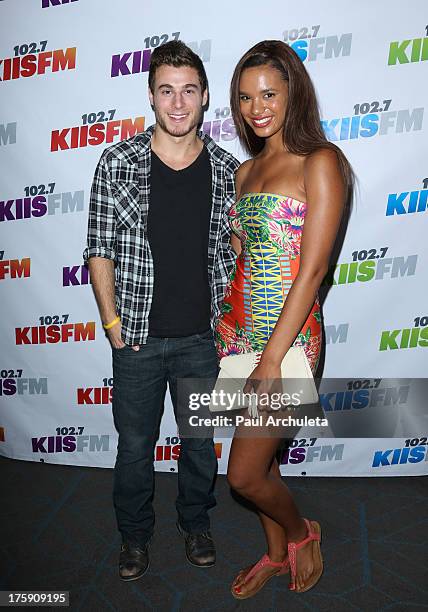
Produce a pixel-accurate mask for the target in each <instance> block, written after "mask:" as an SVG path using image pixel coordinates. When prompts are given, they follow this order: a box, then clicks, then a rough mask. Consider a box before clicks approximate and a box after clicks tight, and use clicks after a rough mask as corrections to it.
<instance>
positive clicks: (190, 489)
mask: <svg viewBox="0 0 428 612" xmlns="http://www.w3.org/2000/svg"><path fill="white" fill-rule="evenodd" d="M217 363H218V362H217V355H216V351H215V346H214V341H213V336H212V332H211V330H210V331H209V332H205V333H203V334H195V335H192V336H186V337H182V338H154V337H149V338H148V340H147V343H146V344H144V345H141V346H140V350H139V351H134V350H133V349H132V348H130V347H128V346H125V347H124V348H122V349H113V379H114V383H113V385H114V387H113V418H114V424H115V426H116V429H117V431H118V433H119V442H118V448H117V458H116V465H115V468H114V485H113V501H114V507H115V511H116V518H117V524H118V528H119V531H120V533H121V535H122V539H123V541H127V542H133V543H136V544H139V545H141V546H144V545H145V544H146V543H147V542H148V540H149V539H150V537H151V535H152V533H153V526H154V512H153V506H152V499H153V488H154V467H153V460H154V448H155V444H156V441H157V438H158V435H159V424H160V420H161V417H162V413H163V405H164V399H165V393H166V388H167V383H168V384H169V388H170V394H171V399H172V403H173V406H174V412H175V416H176V419H177V411H178V410H179V411H180V413H181V414H182V413H183V410H184V411H185V410H186V408H187V410H188V406H187V407H186V406H184V407H183V402H181V401H179V400H180V398H179V397H178V394H177V381H178V379H183V378H211V379H213V380H215V378H216V376H217V373H218V365H217ZM216 473H217V458H216V454H215V450H214V443H213V439H212V435H211V437H205V438H203V439H201V438H190V437H189V438H183V439H181V451H180V456H179V459H178V497H177V500H176V508H177V512H178V520H179V523H180V525H181V527H182V528H183V529H184V530H185V531H187V532H189V533H199V532H201V531H205V530H206V529H209V524H210V523H209V517H208V509H209V508H212V507H213V506H214V505H215V498H214V493H213V489H214V480H215V477H216Z"/></svg>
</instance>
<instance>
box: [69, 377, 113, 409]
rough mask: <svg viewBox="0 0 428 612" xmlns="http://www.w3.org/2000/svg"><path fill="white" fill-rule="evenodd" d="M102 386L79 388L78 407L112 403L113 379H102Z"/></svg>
mask: <svg viewBox="0 0 428 612" xmlns="http://www.w3.org/2000/svg"><path fill="white" fill-rule="evenodd" d="M103 385H104V386H103V387H86V388H82V387H80V388H79V389H77V403H78V404H79V406H81V405H87V406H88V405H89V406H94V405H102V404H104V405H105V404H111V403H112V401H113V378H104V379H103Z"/></svg>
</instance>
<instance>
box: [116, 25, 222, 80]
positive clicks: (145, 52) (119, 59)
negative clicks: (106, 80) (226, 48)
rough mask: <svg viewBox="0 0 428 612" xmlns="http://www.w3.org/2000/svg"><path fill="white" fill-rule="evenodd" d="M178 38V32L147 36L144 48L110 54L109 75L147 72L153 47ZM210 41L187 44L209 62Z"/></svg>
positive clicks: (204, 60)
mask: <svg viewBox="0 0 428 612" xmlns="http://www.w3.org/2000/svg"><path fill="white" fill-rule="evenodd" d="M179 38H180V32H173V33H172V34H160V35H157V34H156V35H154V36H147V37H146V38H145V39H144V46H145V48H144V49H139V50H138V51H127V52H126V53H117V54H115V55H112V58H111V70H110V76H111V77H112V78H113V77H117V76H126V75H129V74H140V73H141V72H148V71H149V68H150V60H151V57H152V51H153V48H156V47H159V46H160V45H163V44H165V43H166V42H168V41H169V40H178V39H179ZM211 42H212V41H211V40H201V41H200V42H197V41H193V42H188V43H187V46H188V47H190V48H191V49H192V51H194V52H195V53H196V54H197V55H199V57H200V58H201V60H202V61H203V62H209V61H210V59H211Z"/></svg>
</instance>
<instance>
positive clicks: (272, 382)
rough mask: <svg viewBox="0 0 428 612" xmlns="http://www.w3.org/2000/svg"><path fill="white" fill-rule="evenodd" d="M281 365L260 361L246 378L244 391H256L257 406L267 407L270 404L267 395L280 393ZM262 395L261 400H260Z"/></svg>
mask: <svg viewBox="0 0 428 612" xmlns="http://www.w3.org/2000/svg"><path fill="white" fill-rule="evenodd" d="M282 392H283V391H282V384H281V366H280V365H279V364H276V363H273V362H263V361H260V363H259V365H258V366H257V367H256V368H254V370H253V371H252V372H251V374H250V376H249V377H248V379H247V382H246V383H245V387H244V393H256V395H257V396H258V398H259V401H258V406H259V408H261V409H262V410H263V409H265V410H266V409H267V408H268V407H269V405H270V401H268V399H267V396H270V395H272V393H281V394H282ZM262 396H265V397H263V400H261V398H262Z"/></svg>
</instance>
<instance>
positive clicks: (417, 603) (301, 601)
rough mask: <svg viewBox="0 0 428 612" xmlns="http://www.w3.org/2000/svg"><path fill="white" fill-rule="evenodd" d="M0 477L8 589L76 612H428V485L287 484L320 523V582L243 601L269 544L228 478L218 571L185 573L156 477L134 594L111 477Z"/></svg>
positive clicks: (274, 587)
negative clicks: (151, 530) (145, 552)
mask: <svg viewBox="0 0 428 612" xmlns="http://www.w3.org/2000/svg"><path fill="white" fill-rule="evenodd" d="M0 477H1V488H2V496H1V506H0V508H1V510H0V515H1V523H0V590H12V589H21V590H32V589H34V590H68V591H70V609H71V610H72V611H73V612H75V611H76V612H77V611H80V610H81V611H88V612H98V611H104V610H120V611H133V610H135V611H137V610H138V611H139V612H145V611H149V610H150V611H160V612H178V611H180V612H190V611H201V612H208V611H213V612H214V611H218V610H221V611H224V612H228V611H231V610H245V611H257V612H259V611H262V610H263V611H264V612H265V611H266V612H267V611H280V612H283V611H284V612H285V611H291V612H299V611H300V610H302V611H303V610H319V611H324V610H325V611H326V612H331V611H348V610H351V611H352V610H364V611H369V612H371V611H377V610H397V611H400V612H401V611H402V610H421V609H427V610H428V544H427V541H426V540H427V534H428V510H427V506H428V487H427V482H428V481H427V479H426V478H422V477H414V478H372V479H370V478H311V479H309V478H308V479H304V478H290V479H288V484H289V486H290V488H291V489H292V491H293V493H294V494H295V497H296V499H297V502H298V504H299V506H300V507H301V508H302V510H303V512H304V515H306V516H308V517H309V518H316V519H317V520H318V521H319V522H320V523H321V526H322V529H323V545H322V550H323V554H324V562H325V571H324V575H323V577H322V579H321V581H320V582H319V583H318V585H317V586H316V587H315V588H314V589H312V590H311V591H309V592H307V593H305V594H301V595H298V594H294V593H291V592H289V591H288V590H287V577H284V576H283V577H277V578H274V579H272V580H271V581H270V582H269V583H268V584H267V585H266V587H265V588H264V589H263V590H262V591H261V592H260V593H259V594H258V595H257V596H256V597H254V598H253V599H249V600H246V601H244V602H237V601H235V600H234V599H233V597H232V596H231V595H230V593H229V585H230V582H231V581H232V579H233V577H234V576H235V574H236V573H237V572H238V570H239V569H240V568H241V567H244V566H246V565H248V564H250V563H251V562H255V561H256V560H257V559H258V558H259V557H260V556H261V555H262V553H263V552H264V543H263V536H262V532H261V529H260V527H259V524H258V520H257V517H256V516H255V515H253V514H252V513H251V512H249V511H247V510H246V509H244V508H243V507H242V506H240V505H239V504H237V503H236V502H235V501H234V500H233V499H232V497H231V494H230V490H229V487H228V485H227V482H226V479H225V477H224V476H219V477H218V480H217V487H216V491H217V500H218V504H217V507H216V508H215V509H214V510H213V511H212V532H213V535H214V537H215V541H216V545H217V553H218V556H217V558H218V561H217V564H216V566H215V567H213V568H209V569H198V568H194V567H192V566H190V565H188V563H187V562H186V560H185V556H184V544H183V541H182V539H181V537H180V536H179V534H178V533H177V531H176V528H175V520H176V516H175V508H174V500H175V494H176V475H175V474H157V475H156V495H155V507H156V515H157V522H156V533H155V536H154V538H153V543H152V547H151V563H150V569H149V572H148V573H147V574H146V575H145V576H144V577H143V578H142V579H140V580H138V581H135V582H132V583H123V582H121V581H120V580H119V579H118V576H117V557H118V550H119V537H118V535H117V533H116V527H115V519H114V514H113V508H112V503H111V486H112V471H111V470H107V469H96V468H80V467H69V466H60V465H47V464H40V463H31V462H22V461H13V460H9V459H5V458H1V457H0ZM33 609H34V608H33ZM40 609H41V608H40ZM57 609H58V610H59V609H64V608H57Z"/></svg>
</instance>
